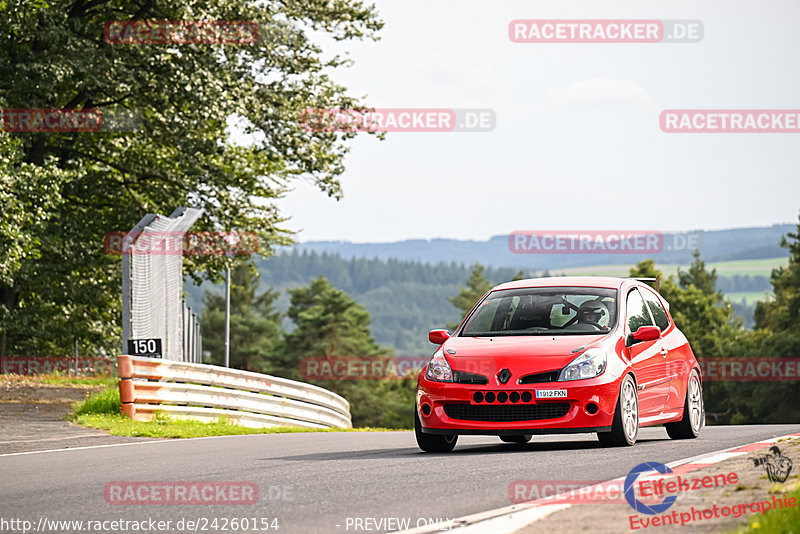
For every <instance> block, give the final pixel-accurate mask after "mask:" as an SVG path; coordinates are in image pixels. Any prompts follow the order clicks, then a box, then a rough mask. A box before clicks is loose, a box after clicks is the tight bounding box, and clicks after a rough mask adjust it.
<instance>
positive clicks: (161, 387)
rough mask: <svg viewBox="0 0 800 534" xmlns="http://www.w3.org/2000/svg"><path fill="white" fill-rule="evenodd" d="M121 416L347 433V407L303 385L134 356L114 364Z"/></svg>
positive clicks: (329, 394)
mask: <svg viewBox="0 0 800 534" xmlns="http://www.w3.org/2000/svg"><path fill="white" fill-rule="evenodd" d="M117 374H118V376H119V379H120V380H119V394H120V400H121V401H122V413H123V414H126V415H128V416H130V417H132V418H134V419H136V420H139V421H149V420H150V419H152V418H153V417H154V416H155V414H156V413H157V412H164V413H165V414H167V415H170V416H172V417H176V418H184V419H186V418H188V419H197V420H200V421H205V422H210V421H216V420H218V419H219V418H220V417H226V418H227V419H229V420H230V421H232V422H234V423H236V424H239V425H242V426H248V427H268V426H296V427H303V428H329V427H340V428H352V426H353V424H352V422H351V419H350V404H349V403H348V402H347V401H346V400H345V399H344V398H342V397H340V396H339V395H337V394H336V393H333V392H332V391H328V390H327V389H323V388H321V387H317V386H313V385H311V384H306V383H303V382H297V381H294V380H288V379H286V378H278V377H276V376H269V375H263V374H260V373H253V372H250V371H239V370H236V369H228V368H227V367H218V366H216V365H204V364H199V363H187V362H177V361H171V360H161V359H156V358H143V357H138V356H120V357H119V359H118V360H117Z"/></svg>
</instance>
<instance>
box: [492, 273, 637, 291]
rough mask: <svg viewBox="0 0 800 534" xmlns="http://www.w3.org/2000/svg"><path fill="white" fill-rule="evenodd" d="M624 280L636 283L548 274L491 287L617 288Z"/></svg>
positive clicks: (594, 277)
mask: <svg viewBox="0 0 800 534" xmlns="http://www.w3.org/2000/svg"><path fill="white" fill-rule="evenodd" d="M625 282H630V283H634V284H635V283H637V282H636V279H635V278H619V277H614V276H550V277H547V278H528V279H526V280H514V281H513V282H506V283H505V284H500V285H499V286H495V287H493V288H492V290H493V291H498V290H503V289H522V288H526V287H605V288H608V289H619V288H620V287H622V285H623V284H624V283H625Z"/></svg>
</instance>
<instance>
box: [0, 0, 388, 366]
mask: <svg viewBox="0 0 800 534" xmlns="http://www.w3.org/2000/svg"><path fill="white" fill-rule="evenodd" d="M136 19H140V20H141V19H149V20H154V19H155V20H192V19H194V20H199V19H206V20H210V19H217V20H250V21H255V22H257V23H259V27H260V35H261V36H262V38H260V39H259V40H258V41H257V42H255V43H250V44H244V45H241V46H234V45H207V44H188V45H180V46H177V45H176V46H164V45H160V44H142V45H136V44H125V45H120V44H111V43H108V42H106V41H104V39H103V27H104V24H105V23H106V22H108V21H114V20H136ZM381 26H382V23H381V22H380V21H379V20H378V18H377V16H376V12H375V8H374V6H371V5H365V4H364V3H363V2H362V1H360V0H307V1H304V2H260V1H256V0H198V1H193V2H186V1H185V0H152V1H151V0H132V1H126V2H123V1H120V0H50V1H47V2H43V1H37V2H31V1H29V0H6V1H3V2H0V35H2V36H3V37H2V39H3V46H0V103H2V104H3V106H4V107H8V108H57V109H60V108H70V109H72V108H77V109H89V108H97V109H100V110H101V111H102V112H103V113H104V121H105V122H106V124H107V125H110V126H112V127H114V126H117V125H119V122H117V123H116V124H115V123H114V122H115V121H114V117H119V116H123V115H125V116H129V117H130V118H131V119H132V121H133V123H134V124H135V128H133V129H132V130H131V131H113V130H112V129H109V130H107V131H101V132H78V133H75V132H72V133H70V132H63V133H15V134H13V135H14V138H15V141H16V143H13V144H8V143H6V142H5V141H2V142H0V144H2V148H3V150H2V153H3V156H2V159H3V162H2V163H0V173H2V175H3V180H2V182H0V183H2V186H0V187H2V188H3V190H4V192H3V193H2V195H3V206H2V208H3V211H4V212H5V211H6V208H7V207H9V206H10V207H11V208H12V211H13V210H15V209H17V208H15V207H14V206H13V203H12V202H9V203H8V206H7V204H6V200H5V197H6V196H7V192H8V191H12V196H17V195H27V197H29V198H32V199H37V200H36V202H38V204H36V205H37V206H39V207H42V208H43V213H41V214H35V213H34V214H33V215H34V216H33V217H28V218H27V219H26V218H25V217H23V219H24V220H20V223H21V224H18V225H17V224H16V223H14V224H15V227H16V228H18V231H19V232H20V233H21V234H23V235H21V236H20V238H19V240H18V242H19V243H21V244H22V246H23V247H24V250H17V251H11V252H10V253H6V252H3V253H2V254H4V256H3V259H0V265H2V269H3V271H4V274H3V275H2V279H0V307H2V310H0V314H1V315H2V336H3V337H2V339H3V340H4V341H3V342H2V343H0V356H2V354H3V351H5V352H8V353H20V352H32V353H56V354H58V353H61V354H63V353H65V352H66V351H68V350H70V349H71V347H72V340H73V339H74V338H75V337H80V338H81V339H84V340H85V343H86V344H87V346H94V347H104V348H106V349H107V350H109V351H116V350H118V333H119V327H118V326H117V325H118V324H119V313H120V304H119V302H120V299H119V287H120V268H119V258H118V257H112V256H108V255H106V254H104V253H103V250H102V243H103V236H104V235H105V234H106V233H107V232H110V231H127V230H129V229H130V228H132V227H133V225H134V224H135V223H136V222H137V221H138V220H139V219H140V218H141V217H142V216H143V215H144V214H146V213H153V212H160V213H170V212H172V210H173V209H174V208H176V207H178V206H193V207H198V208H202V209H204V211H205V214H204V217H203V218H202V220H201V221H199V222H198V224H197V225H196V228H194V229H195V230H234V229H241V230H245V231H253V232H257V233H258V234H259V235H260V236H261V240H260V244H261V252H262V253H268V252H269V250H270V248H271V246H272V245H274V244H276V243H284V242H286V241H287V240H288V235H287V234H286V233H285V232H283V231H282V230H281V229H280V223H281V221H283V220H284V219H283V218H282V217H281V215H280V213H279V212H278V210H277V208H276V206H275V203H274V200H275V199H276V198H278V197H279V196H280V195H281V194H282V193H283V192H284V191H286V190H287V189H288V187H289V186H290V185H291V182H292V181H293V180H294V179H296V178H298V177H302V178H303V179H305V180H309V181H312V182H313V183H315V184H316V185H317V186H318V187H319V188H320V189H321V190H322V191H324V192H326V193H327V194H329V195H331V196H333V197H336V198H339V197H340V196H341V187H340V184H339V181H338V176H339V175H340V174H341V173H342V171H343V170H344V166H343V158H344V155H345V154H346V152H347V140H348V139H349V138H351V137H352V136H353V135H355V134H354V133H352V132H348V133H334V132H326V131H311V130H310V129H309V128H307V127H304V116H306V114H307V110H308V109H309V108H353V107H359V102H358V101H356V100H355V99H353V98H351V97H350V96H348V94H347V93H346V91H345V88H343V87H342V86H340V85H338V84H337V83H335V82H334V81H333V80H332V79H331V78H330V76H329V74H328V73H329V72H332V71H334V70H335V69H336V68H338V67H342V66H346V64H347V62H348V61H349V59H348V58H347V57H344V56H342V55H330V54H325V53H324V52H323V50H322V49H321V48H320V46H319V45H317V44H316V40H312V35H320V34H321V35H325V36H328V37H332V38H333V39H335V40H340V41H344V40H358V39H364V38H366V39H371V38H375V37H376V33H377V31H378V30H379V29H380V27H381ZM315 39H316V38H315ZM232 122H235V123H236V125H237V129H238V130H239V131H241V132H243V133H244V134H245V135H246V136H247V139H248V142H247V144H243V143H241V142H237V141H236V140H235V139H233V138H232V136H231V134H230V124H231V123H232ZM9 165H11V167H12V170H11V171H9V170H8V166H9ZM33 169H38V170H33ZM20 171H21V172H22V176H23V177H24V176H27V175H35V177H36V178H37V179H36V180H34V181H31V182H26V181H24V180H23V181H21V182H19V183H17V184H16V185H13V184H12V185H9V184H8V182H9V180H8V178H7V177H8V176H9V175H16V173H18V172H20ZM20 184H24V187H27V188H29V189H30V190H29V191H27V192H25V191H22V192H21V193H20V192H18V191H19V190H20V188H22V185H20ZM38 199H45V200H46V202H40V201H39V200H38ZM49 201H52V202H49ZM22 204H23V205H25V206H28V201H27V200H23V201H22ZM29 212H31V210H29ZM31 213H33V212H31ZM13 237H14V236H13V235H12V238H13ZM6 255H7V257H8V258H9V259H6ZM226 261H227V260H226V258H224V257H219V256H216V257H210V256H209V257H195V258H191V259H188V260H187V270H188V272H190V273H195V272H205V273H207V276H208V277H210V278H213V279H216V280H219V273H220V271H221V270H222V269H223V267H224V265H225V264H226Z"/></svg>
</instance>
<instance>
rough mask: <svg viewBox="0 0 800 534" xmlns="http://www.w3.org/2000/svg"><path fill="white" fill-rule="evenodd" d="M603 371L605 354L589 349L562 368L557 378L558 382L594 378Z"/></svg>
mask: <svg viewBox="0 0 800 534" xmlns="http://www.w3.org/2000/svg"><path fill="white" fill-rule="evenodd" d="M605 369H606V352H605V351H604V350H600V349H589V350H587V351H586V352H584V353H583V354H581V355H580V356H578V357H577V358H575V359H574V360H572V361H571V362H570V364H569V365H567V366H566V367H564V369H563V370H562V371H561V374H560V375H559V376H558V381H559V382H562V381H564V380H583V379H586V378H594V377H596V376H598V375H600V374H601V373H602V372H603V371H605Z"/></svg>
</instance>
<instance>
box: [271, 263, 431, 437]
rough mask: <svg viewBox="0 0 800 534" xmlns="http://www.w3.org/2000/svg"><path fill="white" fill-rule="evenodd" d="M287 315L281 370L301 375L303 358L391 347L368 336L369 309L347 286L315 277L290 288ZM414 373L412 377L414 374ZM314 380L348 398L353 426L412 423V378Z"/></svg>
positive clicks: (380, 354) (369, 353) (377, 353)
mask: <svg viewBox="0 0 800 534" xmlns="http://www.w3.org/2000/svg"><path fill="white" fill-rule="evenodd" d="M289 294H290V295H291V303H290V306H289V311H288V312H287V315H288V317H289V318H290V319H291V320H292V321H293V322H294V324H295V326H296V328H295V329H294V330H292V331H291V332H289V333H288V334H286V336H285V340H286V342H285V346H284V350H283V352H282V354H281V356H280V357H279V359H280V366H281V371H280V372H281V376H285V377H288V378H294V379H300V378H301V374H302V373H301V365H302V360H303V358H307V357H320V356H327V357H331V358H334V357H337V356H361V357H373V358H386V357H387V356H388V355H389V351H388V350H387V349H385V348H383V347H381V346H379V345H378V344H377V343H375V340H374V339H373V338H372V335H371V334H370V330H369V324H370V316H369V312H368V311H366V310H365V309H364V308H363V307H361V306H360V305H359V304H358V303H357V302H355V301H354V300H353V299H351V298H350V297H349V296H348V295H347V294H346V293H345V292H343V291H341V290H338V289H336V288H334V287H333V286H331V285H330V283H328V281H327V280H326V279H325V278H323V277H321V276H320V277H319V278H317V279H315V280H313V281H312V282H311V284H310V285H309V286H308V287H301V288H297V289H290V290H289ZM414 378H416V377H414ZM414 378H411V377H408V378H404V379H401V380H392V379H387V380H340V381H330V380H323V381H315V383H316V384H318V385H320V386H322V387H324V388H327V389H330V390H332V391H335V392H337V393H339V394H340V395H342V396H343V397H345V398H346V399H347V400H348V401H349V402H350V413H351V415H352V417H353V426H380V427H390V428H411V425H412V424H413V414H414V393H415V390H416V381H415V380H414Z"/></svg>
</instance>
